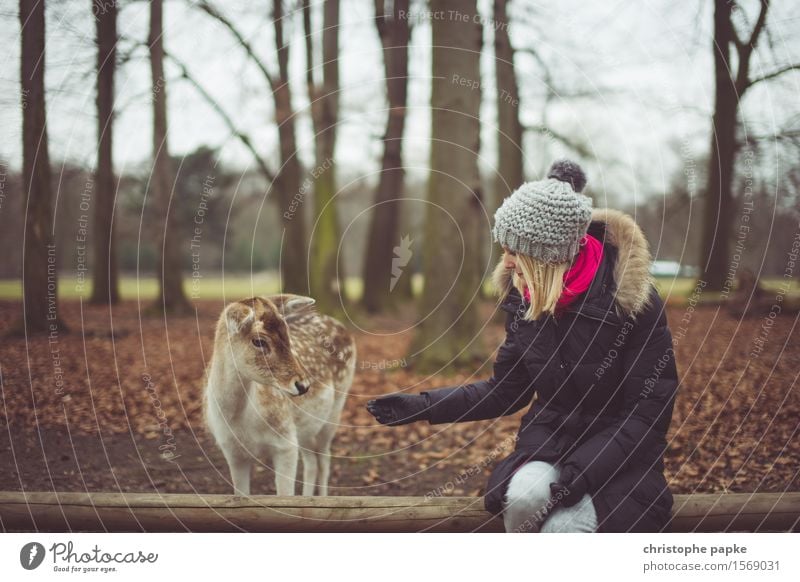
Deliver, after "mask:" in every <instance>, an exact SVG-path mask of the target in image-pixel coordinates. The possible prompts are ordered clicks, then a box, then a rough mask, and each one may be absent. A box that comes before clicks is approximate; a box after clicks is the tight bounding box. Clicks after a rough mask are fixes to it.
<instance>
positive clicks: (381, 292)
mask: <svg viewBox="0 0 800 582" xmlns="http://www.w3.org/2000/svg"><path fill="white" fill-rule="evenodd" d="M408 9H409V0H396V1H395V2H394V3H393V7H392V18H390V19H388V20H387V19H386V17H385V15H384V2H383V0H375V22H376V25H377V28H378V35H379V36H380V40H381V45H382V46H383V66H384V71H385V74H386V93H387V96H388V101H389V115H388V117H387V120H386V132H385V133H384V136H383V162H382V163H381V174H380V178H379V181H378V189H377V190H376V192H375V206H374V208H373V211H372V212H373V214H372V222H371V224H370V231H369V239H368V244H367V253H366V258H365V260H364V273H363V280H364V295H363V297H362V303H363V305H364V308H365V309H366V310H367V311H369V312H377V311H380V310H381V309H382V308H384V307H385V306H386V305H387V304H389V303H390V299H392V298H394V297H397V296H398V295H399V294H393V292H394V291H395V288H396V287H397V284H398V282H399V280H400V278H401V277H405V278H410V277H411V268H410V266H408V265H407V258H406V256H407V253H408V252H410V248H409V247H408V245H407V244H406V243H404V242H403V241H401V239H400V238H399V237H398V227H399V222H400V218H401V214H402V206H403V205H402V200H401V198H402V195H403V179H404V175H405V171H404V170H403V155H402V151H403V130H404V128H405V121H406V103H407V95H408V82H407V80H408V41H409V37H410V35H411V28H410V26H409V19H408V18H402V17H401V14H407V13H408ZM395 249H397V250H395ZM408 258H410V257H408Z"/></svg>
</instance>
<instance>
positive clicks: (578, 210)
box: [492, 160, 592, 263]
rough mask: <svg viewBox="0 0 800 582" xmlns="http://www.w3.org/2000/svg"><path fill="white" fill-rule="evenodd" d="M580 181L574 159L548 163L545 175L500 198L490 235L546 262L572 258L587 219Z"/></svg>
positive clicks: (587, 202)
mask: <svg viewBox="0 0 800 582" xmlns="http://www.w3.org/2000/svg"><path fill="white" fill-rule="evenodd" d="M584 186H586V174H585V173H584V172H583V169H581V167H580V166H579V165H578V164H576V163H575V162H573V161H570V160H557V161H555V162H553V164H552V165H551V166H550V170H548V172H547V178H546V179H544V180H539V181H536V182H526V183H524V184H523V185H522V186H520V187H519V188H517V189H516V190H515V191H514V192H513V193H512V194H511V195H510V196H508V198H506V199H505V200H504V201H503V203H502V204H501V205H500V208H498V209H497V212H495V215H494V228H493V229H492V236H493V237H494V240H495V241H497V242H499V243H500V244H501V245H503V246H505V247H508V248H509V249H510V250H512V251H513V252H515V253H519V254H522V255H527V256H530V257H533V258H535V259H539V260H541V261H544V262H546V263H563V262H567V261H570V260H572V258H573V257H574V256H575V255H576V254H577V253H578V251H579V250H580V241H581V239H582V238H583V237H584V235H585V234H586V231H587V230H588V228H589V223H590V222H591V220H592V200H591V198H589V197H588V196H584V195H583V194H581V193H580V192H581V191H582V190H583V188H584Z"/></svg>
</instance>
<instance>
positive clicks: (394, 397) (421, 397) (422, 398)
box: [367, 392, 430, 426]
mask: <svg viewBox="0 0 800 582" xmlns="http://www.w3.org/2000/svg"><path fill="white" fill-rule="evenodd" d="M429 408H430V397H429V396H428V395H427V394H425V393H424V392H423V393H422V394H388V395H386V396H381V397H380V398H376V399H374V400H370V401H369V402H367V410H369V413H370V414H371V415H372V416H374V417H375V418H376V419H377V420H378V422H380V423H381V424H385V425H388V426H399V425H401V424H408V423H411V422H417V421H418V420H430V413H429V411H428V409H429Z"/></svg>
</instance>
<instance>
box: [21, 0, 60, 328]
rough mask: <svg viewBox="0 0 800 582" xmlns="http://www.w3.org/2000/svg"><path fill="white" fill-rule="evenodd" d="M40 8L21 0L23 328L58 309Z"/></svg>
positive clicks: (45, 320) (38, 1) (45, 321)
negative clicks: (23, 201) (23, 199)
mask: <svg viewBox="0 0 800 582" xmlns="http://www.w3.org/2000/svg"><path fill="white" fill-rule="evenodd" d="M44 12H45V3H44V0H20V3H19V22H20V26H21V27H22V35H21V38H22V46H21V67H20V82H21V89H22V185H23V193H24V196H25V205H24V212H25V217H24V221H25V231H24V242H23V255H22V298H23V299H22V300H23V320H22V322H20V324H19V325H18V326H17V327H18V330H19V331H21V332H24V333H37V332H47V331H50V330H51V324H52V325H56V323H57V319H56V318H57V314H58V310H57V308H58V297H57V291H58V281H57V278H56V249H55V244H54V240H53V238H54V237H53V208H52V206H53V195H52V190H51V185H50V157H49V154H48V141H47V122H46V114H45V89H44V66H45V19H44Z"/></svg>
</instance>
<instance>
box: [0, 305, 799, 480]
mask: <svg viewBox="0 0 800 582" xmlns="http://www.w3.org/2000/svg"><path fill="white" fill-rule="evenodd" d="M197 307H198V311H197V317H188V318H171V319H169V320H168V321H167V322H166V323H165V320H163V319H161V318H157V317H156V318H153V317H151V316H145V315H144V313H143V309H140V308H139V306H138V305H137V304H136V303H134V302H126V303H124V304H123V305H122V306H120V307H117V308H115V309H114V310H113V314H112V316H111V317H109V314H108V311H107V310H106V309H104V308H96V307H90V306H88V305H82V304H81V303H79V302H76V301H71V302H63V303H62V305H61V309H60V311H61V316H62V318H63V319H64V321H65V322H66V323H67V325H68V326H69V328H70V331H69V333H61V334H59V335H58V336H56V337H52V338H48V337H46V336H42V337H37V338H33V339H30V340H28V341H27V342H26V341H25V340H24V339H3V340H2V344H0V366H1V369H0V371H1V372H2V384H1V385H2V395H1V396H2V417H0V465H2V467H3V468H4V470H3V471H0V481H1V482H0V490H20V489H24V490H29V491H30V490H40V491H41V490H59V491H86V490H88V491H101V490H102V491H142V492H153V491H159V492H193V491H196V492H199V493H226V492H230V485H229V484H228V473H227V468H226V466H225V463H224V460H223V459H222V455H221V453H220V451H219V449H218V448H217V447H216V446H215V445H214V444H213V441H212V440H211V438H210V437H209V435H208V433H207V432H206V431H205V429H204V428H203V426H202V413H201V397H202V389H203V370H204V367H205V363H206V362H207V360H208V359H209V357H210V355H211V346H212V333H213V331H212V330H213V326H214V322H215V321H216V318H217V316H218V314H219V311H220V309H221V307H222V303H221V302H220V301H204V302H199V303H197ZM20 310H21V305H20V304H19V303H18V302H4V303H0V329H7V328H8V326H9V325H10V324H11V322H12V321H13V320H15V319H16V318H17V317H19V314H20ZM482 310H483V317H484V320H486V321H487V327H486V329H485V332H484V333H483V335H482V338H481V339H482V341H483V342H484V346H485V353H486V357H487V366H486V367H485V368H484V369H483V370H481V371H477V374H476V375H475V376H471V375H470V374H467V373H462V374H455V375H449V376H443V375H437V376H435V377H427V376H422V375H417V374H414V373H412V372H411V371H410V370H409V369H408V368H407V367H406V366H405V362H404V360H403V358H404V356H406V349H407V346H408V344H409V341H410V339H411V331H409V329H410V328H412V327H413V323H414V316H413V313H411V312H405V313H401V314H399V315H396V316H393V317H387V316H384V317H376V318H372V319H369V320H366V321H360V322H359V325H360V327H361V328H362V329H361V330H360V331H359V330H356V328H355V326H354V325H351V326H350V327H351V329H353V330H354V333H355V335H356V339H357V344H358V360H359V369H358V371H357V375H356V380H355V383H354V386H353V388H352V390H351V395H350V397H349V400H348V403H347V406H346V408H345V411H344V413H343V415H342V419H341V425H342V426H341V429H340V430H339V432H338V434H337V437H336V440H335V441H334V448H333V453H334V456H335V458H334V460H333V469H332V478H331V494H335V495H426V494H427V495H480V494H482V492H483V487H484V485H485V482H486V477H487V476H488V474H489V472H490V470H491V468H492V466H494V464H495V463H496V462H497V461H498V460H499V459H501V458H503V457H504V456H505V455H507V454H508V453H509V452H510V451H511V450H512V448H513V437H514V435H515V433H516V429H517V425H518V423H519V417H520V416H521V415H522V414H523V412H524V411H523V412H520V413H517V414H516V415H513V416H509V417H505V418H502V419H499V420H493V421H481V422H472V423H460V424H453V425H436V426H430V425H428V424H427V423H415V424H411V425H406V426H404V427H394V428H392V427H383V426H380V425H377V424H376V423H375V422H374V421H373V419H372V417H371V416H370V415H369V413H368V412H367V411H366V409H365V407H364V405H365V403H366V401H367V400H368V399H369V398H371V397H374V396H375V395H379V394H385V393H389V392H395V391H400V390H408V391H410V392H412V393H414V392H419V391H421V390H423V389H425V388H430V387H436V386H447V385H455V384H460V383H464V382H466V381H470V380H471V379H475V378H476V377H477V378H482V377H486V376H487V375H488V374H489V371H490V364H491V359H492V352H493V350H494V349H495V348H496V347H497V346H498V345H499V342H500V341H501V340H502V327H501V325H500V324H499V321H500V320H499V318H498V317H492V312H493V306H492V305H489V304H487V305H485V306H483V307H482ZM668 318H669V320H670V324H671V327H672V329H673V335H674V336H675V344H676V345H675V348H676V353H677V358H678V367H679V373H680V375H681V379H682V383H681V388H680V392H679V396H678V400H677V403H676V407H675V413H674V416H673V422H672V427H671V430H670V434H669V436H670V446H669V451H668V455H667V458H666V465H667V478H668V480H670V482H671V486H672V489H673V491H674V492H675V493H690V492H713V491H731V492H757V491H758V492H783V491H789V490H793V491H798V490H800V478H799V477H798V469H799V468H800V441H799V440H798V439H799V437H800V435H798V423H799V422H800V420H799V419H800V397H799V396H798V389H797V379H798V370H800V350H799V349H798V348H800V334H798V332H797V329H796V326H797V316H796V315H783V316H778V317H776V318H774V319H770V318H769V317H755V318H752V319H742V320H740V319H736V318H733V317H731V316H729V315H727V314H726V313H725V312H724V311H719V310H717V309H716V308H715V307H710V306H704V307H697V309H695V310H692V309H691V308H687V307H684V306H680V305H676V306H670V307H669V308H668ZM112 328H113V339H112V334H111V331H110V330H111V329H112ZM759 349H760V350H761V351H760V353H759V351H758V350H759ZM165 451H167V452H169V453H171V454H172V458H165V456H164V455H163V454H162V453H164V452H165ZM167 457H169V455H167ZM298 491H299V488H298ZM272 492H274V486H273V477H272V473H271V469H270V467H269V466H268V465H266V464H265V465H263V466H261V467H258V468H257V470H256V472H255V474H254V482H253V493H272Z"/></svg>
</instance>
